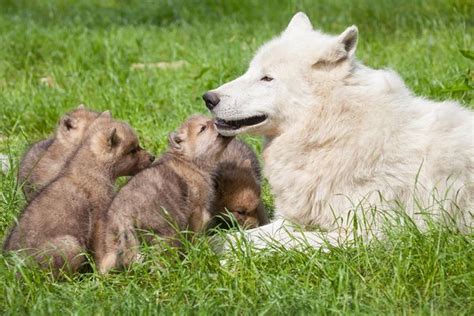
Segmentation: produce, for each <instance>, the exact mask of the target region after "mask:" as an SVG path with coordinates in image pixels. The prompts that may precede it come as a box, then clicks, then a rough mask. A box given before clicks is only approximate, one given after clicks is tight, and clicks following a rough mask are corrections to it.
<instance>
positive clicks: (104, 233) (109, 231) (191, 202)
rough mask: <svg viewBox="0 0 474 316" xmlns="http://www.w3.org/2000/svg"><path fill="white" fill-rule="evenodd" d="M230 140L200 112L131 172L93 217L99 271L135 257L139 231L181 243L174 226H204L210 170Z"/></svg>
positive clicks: (210, 193)
mask: <svg viewBox="0 0 474 316" xmlns="http://www.w3.org/2000/svg"><path fill="white" fill-rule="evenodd" d="M230 140H231V138H227V137H223V136H221V135H219V134H218V133H217V132H216V129H215V127H214V123H213V121H212V120H211V119H209V118H207V117H204V116H192V117H191V118H189V119H188V120H187V121H186V122H185V123H184V124H183V125H182V126H181V127H180V128H179V129H178V131H177V132H174V133H171V134H170V135H169V150H168V151H167V152H166V153H165V154H164V155H163V156H162V157H161V158H160V159H159V160H158V161H157V162H156V163H155V164H154V165H153V166H152V167H150V168H148V169H145V170H144V171H142V172H140V173H139V174H138V175H136V176H135V177H133V178H132V179H131V180H130V181H129V182H128V183H127V185H125V186H124V187H123V188H122V190H121V191H120V192H119V193H118V194H117V196H116V197H115V198H114V200H113V202H112V204H111V206H110V208H109V210H108V211H107V212H104V214H103V216H102V218H101V219H100V220H99V221H97V222H96V224H97V225H96V228H95V229H94V235H93V249H94V257H95V260H96V264H97V267H98V270H99V272H100V273H106V272H107V271H109V270H110V269H112V268H118V267H125V266H128V265H129V264H131V263H132V262H133V261H135V260H136V258H137V246H138V244H139V241H138V236H137V233H138V231H151V232H153V233H155V234H156V235H158V236H159V237H152V236H150V235H148V236H144V238H146V239H147V242H151V243H153V242H156V241H158V240H160V238H163V239H164V240H165V241H166V242H169V243H170V244H171V245H174V246H179V243H178V242H177V241H176V239H175V237H176V235H177V233H178V231H180V230H190V231H193V232H199V231H201V230H203V229H204V228H205V227H206V225H207V224H208V222H209V220H210V218H211V216H212V214H211V206H212V202H213V199H214V179H213V173H214V171H215V169H216V168H217V162H218V160H219V158H220V157H219V156H220V155H221V154H222V152H223V151H224V149H225V148H226V146H227V144H228V143H229V141H230Z"/></svg>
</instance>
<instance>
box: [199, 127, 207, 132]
mask: <svg viewBox="0 0 474 316" xmlns="http://www.w3.org/2000/svg"><path fill="white" fill-rule="evenodd" d="M206 129H207V125H203V126H201V129H200V130H199V134H201V133H202V132H204V131H205V130H206Z"/></svg>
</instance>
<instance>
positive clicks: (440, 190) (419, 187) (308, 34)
mask: <svg viewBox="0 0 474 316" xmlns="http://www.w3.org/2000/svg"><path fill="white" fill-rule="evenodd" d="M357 38H358V30H357V28H356V27H355V26H351V27H349V28H347V29H346V30H345V31H344V32H342V33H341V34H340V35H337V36H331V35H328V34H324V33H322V32H320V31H317V30H313V28H312V25H311V22H310V21H309V19H308V17H307V16H306V15H305V14H303V13H298V14H296V15H295V16H294V17H293V19H292V20H291V22H290V23H289V25H288V27H287V29H286V30H285V31H284V32H283V33H282V34H281V35H280V36H279V37H277V38H275V39H273V40H271V41H270V42H268V43H267V44H265V45H263V46H262V47H261V48H260V49H259V51H258V52H257V54H256V55H255V57H254V58H253V60H252V61H251V63H250V67H249V69H248V70H247V72H246V73H245V74H244V75H242V76H241V77H239V78H237V79H235V80H234V81H231V82H229V83H226V84H224V85H223V86H221V87H219V88H217V89H216V90H213V91H211V93H215V94H216V95H217V96H218V98H219V99H220V102H219V103H218V104H217V105H216V106H215V107H214V108H213V112H214V113H215V115H216V116H217V124H218V126H219V128H220V129H219V132H220V133H222V134H224V135H235V134H237V133H244V132H245V133H252V134H257V135H264V136H266V137H267V141H268V143H267V146H266V148H265V150H264V163H265V164H264V173H265V175H266V177H267V178H268V180H269V182H270V184H271V187H272V189H273V193H274V195H275V204H276V212H277V216H278V217H280V218H283V219H286V220H289V221H291V222H294V223H298V224H303V225H317V226H319V227H321V228H322V229H323V230H324V231H327V232H328V233H326V234H324V237H334V238H335V239H339V240H340V239H346V238H349V239H350V238H351V234H350V231H351V229H352V227H353V225H352V223H351V221H352V218H353V216H352V215H353V214H354V213H353V212H352V211H351V210H355V213H356V214H358V215H361V211H362V209H365V210H367V209H369V208H372V209H373V210H376V211H375V215H376V216H375V218H373V217H372V219H374V220H375V222H374V223H373V224H374V225H375V227H376V226H377V223H378V219H380V216H377V215H381V214H382V213H385V214H389V215H390V214H392V215H393V214H394V213H393V209H394V208H399V207H400V204H401V206H402V207H401V208H403V209H404V210H406V212H407V214H408V216H410V217H411V219H412V220H413V221H414V222H415V223H416V224H417V225H419V226H420V227H423V226H424V224H425V220H424V216H426V213H430V215H431V216H432V217H434V218H437V219H443V220H447V218H448V217H452V218H453V219H455V221H456V224H457V225H458V227H459V228H460V229H461V230H464V231H468V230H470V228H472V224H473V216H472V212H473V209H474V183H473V182H474V141H473V135H474V116H473V113H472V112H471V111H469V110H468V109H465V108H462V107H461V106H460V105H459V104H458V103H456V102H452V101H446V102H433V101H429V100H426V99H424V98H421V97H417V96H414V95H413V94H412V93H411V91H410V90H409V89H408V88H407V87H406V86H405V84H404V82H403V81H402V79H401V78H400V77H399V76H398V75H397V74H396V73H395V72H393V71H390V70H374V69H371V68H368V67H366V66H364V65H362V64H361V63H360V62H358V61H357V60H356V58H355V56H354V55H355V51H356V45H357ZM214 103H215V102H214ZM248 118H253V119H252V120H246V121H241V120H242V119H248ZM249 122H251V123H256V124H253V125H245V124H246V123H249ZM420 209H421V210H424V212H420ZM385 211H386V212H385ZM421 213H424V214H421ZM366 215H367V214H366ZM369 217H371V216H370V215H369ZM372 219H369V221H371V220H372ZM285 222H288V221H277V222H276V223H275V224H273V225H270V226H267V227H263V228H259V229H257V230H256V231H252V232H250V233H249V234H250V238H251V239H253V240H254V241H255V242H256V243H259V241H258V239H259V236H260V235H261V234H262V233H263V232H273V233H271V234H273V236H274V237H275V238H277V239H280V240H282V241H284V242H288V246H292V245H295V244H296V243H294V242H292V241H290V239H291V238H290V237H289V236H288V234H287V233H285V232H282V230H281V229H280V230H279V228H281V225H284V223H285ZM276 231H280V233H275V232H276ZM299 236H300V235H298V234H296V237H299ZM306 236H307V237H308V238H309V239H310V240H308V238H307V241H309V242H310V243H312V244H314V245H316V246H317V245H319V244H321V242H322V240H321V239H320V238H318V237H317V236H315V235H313V234H306ZM311 238H313V239H311ZM296 239H298V238H296ZM292 240H294V239H292ZM261 246H262V247H263V246H265V243H263V244H262V245H261Z"/></svg>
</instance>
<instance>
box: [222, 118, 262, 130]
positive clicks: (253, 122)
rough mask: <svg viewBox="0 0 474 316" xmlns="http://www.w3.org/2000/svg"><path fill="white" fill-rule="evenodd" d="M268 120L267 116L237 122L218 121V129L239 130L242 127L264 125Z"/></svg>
mask: <svg viewBox="0 0 474 316" xmlns="http://www.w3.org/2000/svg"><path fill="white" fill-rule="evenodd" d="M266 119H267V116H266V115H256V116H252V117H249V118H246V119H241V120H236V121H226V120H222V119H219V118H218V119H217V120H216V123H215V124H216V127H217V128H219V129H239V128H241V127H242V126H252V125H256V124H259V123H262V122H263V121H265V120H266Z"/></svg>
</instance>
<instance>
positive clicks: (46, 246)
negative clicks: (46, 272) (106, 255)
mask: <svg viewBox="0 0 474 316" xmlns="http://www.w3.org/2000/svg"><path fill="white" fill-rule="evenodd" d="M85 251H86V250H85V247H83V245H82V244H81V243H80V242H79V240H78V239H77V238H76V237H74V236H71V235H63V236H59V237H56V238H54V239H51V240H49V241H47V242H45V243H43V244H42V245H41V246H40V247H39V248H38V252H37V253H36V259H37V260H38V262H39V263H40V265H41V266H42V267H44V268H47V267H51V268H52V269H53V270H54V272H55V273H58V272H59V271H66V272H69V273H74V272H77V271H78V270H79V268H80V267H81V265H82V264H83V263H84V262H85V261H86V255H85Z"/></svg>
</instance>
